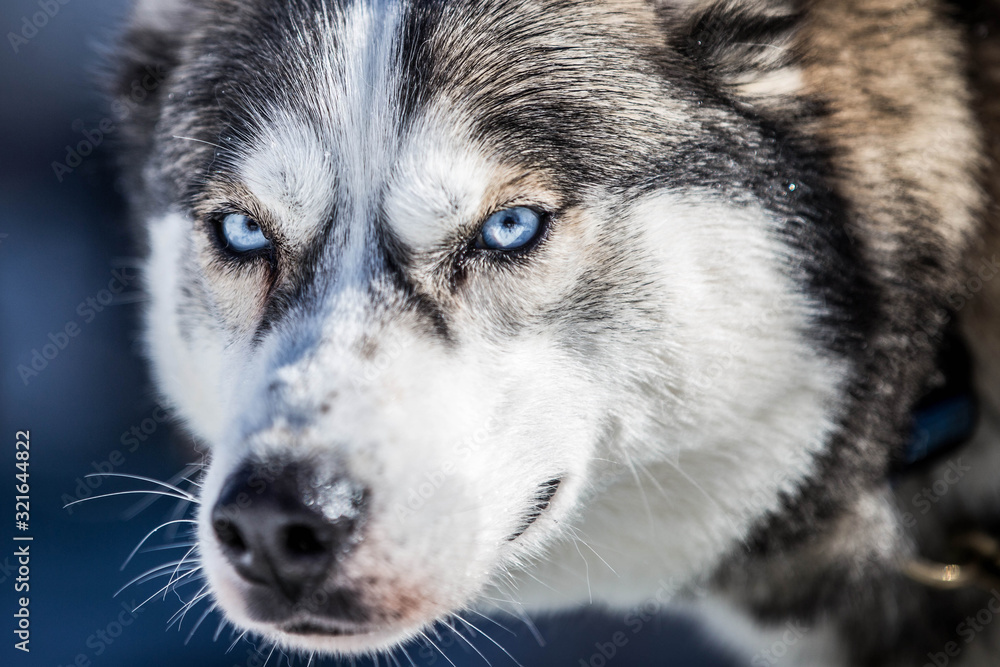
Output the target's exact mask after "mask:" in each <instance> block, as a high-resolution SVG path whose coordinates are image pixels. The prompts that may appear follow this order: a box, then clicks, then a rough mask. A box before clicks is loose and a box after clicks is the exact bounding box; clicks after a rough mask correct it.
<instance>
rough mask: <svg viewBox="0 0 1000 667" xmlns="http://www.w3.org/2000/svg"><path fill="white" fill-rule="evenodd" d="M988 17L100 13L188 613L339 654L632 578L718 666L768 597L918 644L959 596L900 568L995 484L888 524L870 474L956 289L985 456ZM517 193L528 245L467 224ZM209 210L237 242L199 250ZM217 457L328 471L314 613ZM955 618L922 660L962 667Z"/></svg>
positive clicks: (886, 457)
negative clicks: (144, 77)
mask: <svg viewBox="0 0 1000 667" xmlns="http://www.w3.org/2000/svg"><path fill="white" fill-rule="evenodd" d="M991 11H992V10H991V7H988V6H987V7H980V8H976V11H975V12H973V13H971V14H969V13H966V14H963V13H961V12H959V11H958V10H957V9H955V8H953V7H950V6H945V5H943V4H940V3H938V2H934V1H916V2H912V1H908V0H856V1H855V0H838V1H834V0H829V1H821V0H817V1H815V2H802V3H799V2H795V3H793V2H783V1H777V0H775V1H767V0H759V1H750V0H747V1H745V2H739V1H736V0H733V1H724V2H716V1H709V0H702V1H694V0H677V1H676V2H670V1H658V2H652V1H649V0H579V1H569V0H537V1H527V0H455V1H452V2H441V1H435V0H408V1H404V0H293V1H291V2H287V3H278V2H267V1H264V0H256V1H251V2H234V1H227V0H175V2H171V3H154V2H152V0H150V2H148V3H140V4H139V6H138V7H137V9H136V12H135V16H134V18H133V23H132V27H131V29H130V30H129V32H128V34H127V36H126V38H125V45H126V46H125V48H124V49H123V58H122V61H123V64H122V67H121V70H120V75H119V84H118V86H119V90H120V91H122V92H121V94H122V95H127V93H128V91H129V90H130V89H131V81H132V80H133V79H135V78H136V77H137V76H141V74H142V73H143V72H144V71H146V68H148V67H156V68H158V70H159V71H160V72H161V75H162V77H163V83H162V84H161V85H160V86H159V87H158V88H157V89H156V90H155V91H153V92H152V93H151V94H150V95H148V96H147V97H146V99H145V100H144V101H143V103H142V104H141V106H140V107H139V108H137V109H136V110H135V113H133V114H132V116H131V123H130V126H129V128H128V130H127V140H126V142H125V143H126V145H125V146H124V147H123V151H122V155H123V160H124V163H125V171H124V174H125V178H126V181H127V183H128V185H129V191H130V193H131V196H132V200H133V203H134V206H135V210H136V212H137V215H138V216H139V217H140V218H141V220H142V222H143V225H144V228H145V230H146V234H147V238H148V241H149V263H148V266H147V272H146V279H147V281H146V285H147V287H148V289H149V292H150V294H151V296H152V305H151V306H150V308H149V312H148V318H147V319H148V328H147V331H148V333H147V343H148V348H149V354H150V357H151V359H152V361H153V367H154V371H155V375H156V379H157V381H158V384H159V387H160V389H161V391H162V392H163V393H164V395H165V396H166V398H167V399H168V400H169V401H170V402H171V404H172V405H173V406H174V408H175V410H176V413H177V415H178V416H179V418H180V419H182V420H183V421H184V422H185V423H186V424H187V426H188V427H189V428H190V430H191V432H192V433H193V434H194V435H195V436H196V437H198V438H199V439H201V440H203V441H204V442H205V443H206V444H207V445H208V446H209V447H210V449H211V452H212V455H211V464H210V467H209V470H208V473H207V475H206V478H205V480H204V488H203V491H202V507H203V508H205V509H204V511H203V512H202V516H201V517H200V527H199V542H200V547H199V551H200V557H201V559H202V563H203V566H204V568H205V572H206V575H207V578H208V581H209V584H210V585H211V587H212V591H213V595H214V597H215V599H216V600H217V601H218V602H219V603H220V605H221V607H222V609H223V611H224V612H225V613H226V614H227V616H228V617H229V618H230V619H231V620H232V621H233V622H235V623H237V624H238V625H240V626H242V627H246V628H249V629H251V630H254V631H257V632H259V633H261V634H263V635H265V636H267V637H269V638H272V639H274V640H276V641H279V642H281V643H283V644H286V645H288V646H290V647H293V648H301V649H304V650H321V651H329V652H334V653H343V654H350V653H357V652H364V651H369V650H379V649H386V648H391V647H393V646H395V645H397V644H399V643H400V642H402V641H404V640H406V639H408V638H410V637H413V636H415V635H417V634H418V633H419V632H421V631H422V629H423V628H425V627H426V626H427V625H428V624H430V623H432V622H434V621H435V620H437V619H441V618H446V617H447V616H448V615H450V614H452V613H455V612H459V611H461V610H462V609H465V608H467V607H469V606H482V607H488V606H489V605H488V604H487V600H488V599H494V598H497V597H503V598H508V597H509V598H510V599H511V605H514V606H515V607H516V606H517V605H524V606H525V607H527V608H529V609H533V610H547V609H555V608H564V607H567V606H571V605H579V604H586V603H589V602H591V601H593V602H595V603H600V604H604V605H608V606H611V607H620V608H623V609H624V608H629V607H632V606H634V605H636V604H639V603H641V602H642V601H643V600H644V599H647V598H648V597H650V596H651V595H652V592H653V591H656V590H657V589H658V588H662V586H663V584H662V582H664V581H669V582H671V583H670V587H669V588H670V589H671V591H670V592H671V594H675V595H676V599H677V600H678V603H679V604H683V603H684V600H686V599H690V596H688V595H687V594H688V593H690V592H691V591H692V590H694V589H696V588H697V589H701V590H708V591H710V592H711V596H710V597H711V600H712V601H711V602H701V603H698V604H694V603H692V604H693V607H692V608H693V609H694V610H695V611H696V613H702V614H704V615H706V616H709V617H712V618H715V619H719V618H722V617H724V618H725V619H726V623H725V625H726V626H727V627H728V629H729V630H730V633H731V637H733V642H734V643H738V645H739V650H742V651H745V652H746V655H747V660H748V662H751V661H752V662H754V664H761V663H759V662H758V661H759V660H761V655H762V654H761V653H757V651H758V650H759V649H760V648H761V647H763V646H767V645H770V642H771V641H773V636H772V635H771V634H770V632H771V629H773V628H778V629H779V632H780V629H781V628H783V627H784V624H785V623H787V622H788V621H789V620H791V619H794V620H795V621H796V622H800V623H804V624H806V626H808V627H810V628H812V629H811V630H810V632H808V633H807V636H806V638H805V639H804V640H803V641H801V642H796V647H795V650H796V651H797V652H798V653H797V654H796V656H794V657H792V656H791V655H789V656H786V660H788V661H790V662H789V663H788V664H814V665H819V664H829V665H836V664H850V665H915V664H923V662H925V661H927V660H928V657H927V656H928V653H931V654H934V653H938V652H940V651H943V650H944V648H943V647H944V646H945V645H946V644H947V643H948V642H949V641H954V640H956V637H955V632H956V627H957V625H958V624H959V623H961V621H962V619H963V618H964V617H965V616H967V615H968V614H970V613H973V614H974V613H975V612H976V610H979V609H983V608H986V607H987V604H988V600H989V594H988V593H985V592H979V591H977V590H973V589H963V590H959V591H955V592H949V593H940V592H937V591H934V590H931V589H928V588H926V587H925V586H923V585H920V584H916V583H914V582H912V581H910V580H909V579H907V578H906V577H905V576H904V575H903V574H902V571H901V568H902V565H903V564H904V563H905V562H906V561H907V559H909V558H910V557H912V556H913V555H914V554H915V553H917V552H926V551H927V550H928V549H933V545H934V544H936V543H939V542H940V541H941V540H942V539H943V537H942V536H943V535H944V534H945V532H946V531H947V530H948V529H949V527H950V526H952V525H956V523H957V522H961V521H966V520H968V518H969V517H974V518H975V520H976V521H977V522H978V523H980V524H983V523H986V524H988V523H990V522H994V521H995V520H996V516H995V512H993V511H991V510H992V509H994V508H995V504H993V505H992V506H991V502H990V501H991V500H993V501H995V499H996V498H997V493H998V491H997V489H998V485H997V484H996V483H995V482H994V480H992V479H990V477H991V475H989V474H986V473H985V472H983V473H980V472H977V473H976V474H975V478H976V483H975V484H968V485H963V486H962V489H963V490H962V491H961V493H956V494H955V495H954V496H952V497H950V498H949V499H948V502H945V503H942V504H941V505H940V507H939V508H938V509H940V510H941V511H940V512H936V513H935V514H934V516H933V521H931V522H930V523H928V524H922V527H921V528H919V529H917V530H915V531H911V530H909V528H908V524H907V522H905V521H904V520H902V516H903V515H904V514H905V510H906V507H905V494H903V493H902V492H901V495H900V497H901V498H903V499H904V500H901V501H897V500H896V499H895V497H894V495H893V487H892V486H891V485H890V482H889V477H888V469H889V465H890V463H891V461H892V460H893V459H894V457H896V456H897V455H898V453H899V451H900V449H901V447H902V446H903V444H904V442H905V440H906V438H907V437H908V429H909V415H910V410H911V408H912V406H913V404H914V402H915V401H916V400H917V399H918V398H919V397H920V395H921V394H922V393H923V391H924V390H925V389H926V387H927V384H928V381H929V379H930V378H931V372H932V370H933V360H934V353H935V349H936V347H937V345H938V342H939V340H940V338H941V335H942V332H943V330H944V327H945V326H946V324H948V323H949V322H950V321H951V320H953V319H955V318H956V316H960V317H961V318H962V320H963V327H964V331H965V332H966V335H967V337H968V338H969V340H970V346H971V347H972V349H973V352H974V354H975V355H976V357H977V361H978V367H979V368H981V369H982V372H981V374H980V376H979V384H980V389H981V393H982V394H983V396H984V397H985V400H984V404H985V409H984V412H985V414H986V417H985V418H984V420H983V426H981V428H980V431H979V432H978V433H977V436H976V438H975V440H974V442H973V443H972V444H971V445H970V450H969V452H970V454H969V456H972V455H973V454H974V455H976V456H978V457H980V458H982V459H984V460H990V459H992V460H994V461H995V460H996V459H997V456H998V455H997V448H996V447H994V446H993V443H994V441H995V433H996V431H995V429H992V427H991V426H990V425H991V424H997V423H998V422H1000V418H998V416H997V415H998V413H997V411H996V409H997V406H1000V395H998V391H997V387H998V386H1000V384H998V382H1000V370H998V368H1000V367H998V366H997V362H996V358H997V357H996V356H995V351H996V350H997V349H998V345H1000V340H998V339H997V331H1000V328H998V326H1000V324H998V322H997V319H998V317H1000V313H998V306H997V304H998V303H1000V287H998V285H1000V281H994V282H988V281H987V282H986V283H983V284H985V285H986V287H985V288H980V289H977V290H975V293H970V292H969V290H968V281H969V279H970V276H972V275H974V272H975V271H978V270H979V267H980V265H981V264H982V262H984V261H989V260H990V258H991V257H992V256H993V255H992V253H993V252H994V250H993V248H996V246H997V242H996V235H995V234H992V233H987V232H986V231H985V230H984V220H985V218H986V216H984V211H986V210H987V209H989V210H991V211H992V210H994V209H995V208H996V207H995V205H993V204H990V205H989V206H988V205H987V201H989V202H993V201H994V199H995V193H994V192H993V190H994V189H995V187H994V185H993V184H994V183H995V182H996V178H995V175H994V171H993V167H992V166H991V165H992V164H993V162H992V161H991V160H990V159H988V158H991V159H992V158H993V157H994V156H993V155H992V152H994V151H993V150H992V149H991V148H990V146H988V145H987V144H986V143H985V142H984V137H986V136H988V134H989V133H990V131H991V130H992V129H993V128H994V127H995V126H996V125H997V123H998V122H1000V121H998V120H997V117H998V116H997V114H996V113H995V108H996V100H995V98H994V97H993V96H992V95H993V93H992V90H993V89H994V88H995V77H996V75H995V74H993V73H994V72H996V71H997V70H996V64H995V63H996V62H1000V61H998V59H997V56H996V53H997V50H998V48H1000V47H997V46H996V45H995V44H994V42H993V41H992V40H991V39H990V38H991V37H992V35H993V32H992V30H993V27H992V26H993V23H991V21H992V20H993V19H992V16H991ZM984 25H986V26H989V27H987V28H985V29H984V28H983V26H984ZM984 30H985V31H984ZM993 134H995V132H994V133H993ZM984 185H985V186H986V187H983V186H984ZM517 205H530V206H533V207H536V208H537V209H540V210H543V211H546V212H547V213H548V215H549V216H550V217H549V224H548V227H547V229H546V231H545V232H544V233H543V235H542V236H541V238H540V239H539V240H538V242H537V243H536V244H535V245H534V246H533V247H532V248H530V249H529V250H527V251H525V252H522V253H518V254H516V255H503V254H498V253H492V254H491V253H486V252H482V251H477V250H476V249H475V248H473V247H472V245H471V244H470V242H471V239H473V238H475V236H476V234H477V230H478V228H479V226H480V225H481V224H482V221H483V220H484V219H485V218H486V217H488V216H489V215H490V214H491V213H492V212H494V211H496V210H499V209H502V208H505V207H509V206H517ZM228 211H239V212H243V213H246V214H248V215H251V216H252V217H253V218H255V219H256V220H259V221H260V224H261V226H262V227H263V229H264V230H265V232H266V233H267V234H268V237H269V238H270V239H271V240H272V243H273V251H272V252H271V253H270V254H269V255H268V256H266V257H265V256H262V257H257V258H253V259H250V260H247V259H245V258H244V259H240V258H235V257H233V256H232V254H231V253H227V252H226V251H225V250H224V249H222V248H220V244H219V242H218V232H217V229H216V226H215V225H216V223H215V221H216V220H217V219H218V216H219V214H220V212H228ZM957 294H966V295H967V297H968V298H967V299H966V298H965V297H962V298H963V302H962V304H959V303H957V301H956V297H955V295H957ZM966 302H968V305H966ZM248 462H252V463H254V464H255V465H260V466H265V465H271V466H272V467H273V466H278V467H279V468H280V467H281V466H287V465H298V464H308V466H309V467H310V469H311V470H313V473H312V474H313V477H311V478H310V479H311V480H312V483H313V484H314V485H315V486H316V487H317V488H322V489H327V490H329V489H336V488H338V487H337V484H338V482H337V481H336V480H340V479H343V478H345V477H349V478H351V479H352V480H355V481H356V482H357V483H359V484H361V485H363V486H364V488H365V489H366V493H367V496H366V497H367V498H368V508H367V515H366V520H365V523H364V525H363V527H362V529H361V534H360V537H359V540H358V542H357V543H356V544H355V545H354V546H353V547H352V549H351V551H350V552H349V554H347V555H346V556H345V557H344V559H343V561H342V562H341V563H339V565H338V567H337V568H336V572H334V573H331V575H330V577H329V579H328V580H327V581H325V582H324V583H323V585H322V586H320V589H321V591H320V592H323V593H326V594H336V595H344V596H348V597H349V598H350V600H351V603H350V604H351V607H352V609H353V610H354V612H356V613H353V612H352V613H353V615H352V624H351V626H350V627H349V628H345V627H344V625H343V623H340V622H334V621H333V620H331V619H330V618H327V617H328V616H330V614H328V613H326V611H329V610H328V609H326V608H322V607H321V608H305V609H299V608H295V607H289V608H287V609H286V608H285V607H286V606H287V605H285V606H282V605H283V604H284V603H282V602H281V601H280V600H273V599H269V598H267V597H266V596H264V597H262V596H261V595H260V594H259V591H257V592H255V591H253V590H251V589H252V587H251V586H249V585H248V584H247V582H245V581H243V580H242V579H241V578H240V577H239V576H238V575H237V574H236V572H235V570H233V569H232V567H230V565H229V564H228V563H227V562H226V560H225V558H224V557H223V555H222V552H221V550H220V548H219V545H218V541H217V539H216V536H215V535H214V534H213V531H212V526H211V522H210V520H209V518H208V513H209V512H210V510H211V507H212V506H213V505H214V504H215V502H216V499H217V498H218V496H219V494H220V489H222V487H223V485H224V484H225V481H226V479H227V478H228V477H229V476H230V475H231V474H232V473H233V472H234V471H235V470H237V469H238V468H239V467H240V466H241V465H244V464H247V463H248ZM928 474H930V475H933V474H934V473H933V471H931V472H929V473H928ZM554 480H559V484H558V488H557V490H556V492H555V495H554V496H551V494H548V495H547V494H546V490H547V489H555V488H556V487H554V486H552V483H553V481H554ZM909 483H910V484H919V479H918V478H917V477H914V479H913V480H911V481H910V482H909ZM906 484H907V482H906V481H904V482H902V483H901V486H900V487H897V488H903V489H907V488H909V487H907V486H906ZM327 502H329V503H331V504H336V503H340V502H343V498H341V497H339V496H338V493H337V492H334V491H329V499H328V501H327ZM970 508H971V509H970ZM931 524H933V525H932V526H931V527H928V526H930V525H931ZM553 591H554V592H553ZM722 609H728V610H731V611H726V612H723V611H720V610H722ZM324 610H326V611H324ZM734 614H736V616H734ZM303 624H306V625H308V629H306V630H303V629H302V628H303V627H304V626H303ZM324 628H325V629H326V631H324ZM737 628H742V630H741V631H740V632H738V633H734V632H733V631H734V630H735V629H737ZM347 630H349V632H347ZM991 633H992V629H990V630H989V631H984V632H983V633H982V636H981V637H977V638H976V643H975V644H973V645H970V646H969V647H968V648H967V649H966V648H965V647H964V646H963V653H962V656H961V657H962V658H963V659H965V660H966V661H967V662H968V663H969V664H990V663H988V662H977V657H976V652H979V653H981V654H985V655H988V654H989V650H988V648H989V646H991V643H990V642H991V639H990V637H989V635H990V634H991ZM736 635H739V637H738V638H737V637H736ZM779 636H780V635H779ZM755 653H756V656H755ZM767 655H768V658H767V660H771V659H772V658H774V656H772V655H771V654H767ZM775 659H776V658H775Z"/></svg>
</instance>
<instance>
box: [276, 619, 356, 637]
mask: <svg viewBox="0 0 1000 667" xmlns="http://www.w3.org/2000/svg"><path fill="white" fill-rule="evenodd" d="M279 628H280V629H281V630H282V631H283V632H286V633H288V634H290V635H301V636H304V637H310V636H320V637H353V636H355V635H365V634H369V633H371V632H373V631H374V630H375V628H370V627H366V626H346V625H331V624H326V623H319V622H316V621H297V622H293V623H287V624H284V625H281V626H279Z"/></svg>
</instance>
